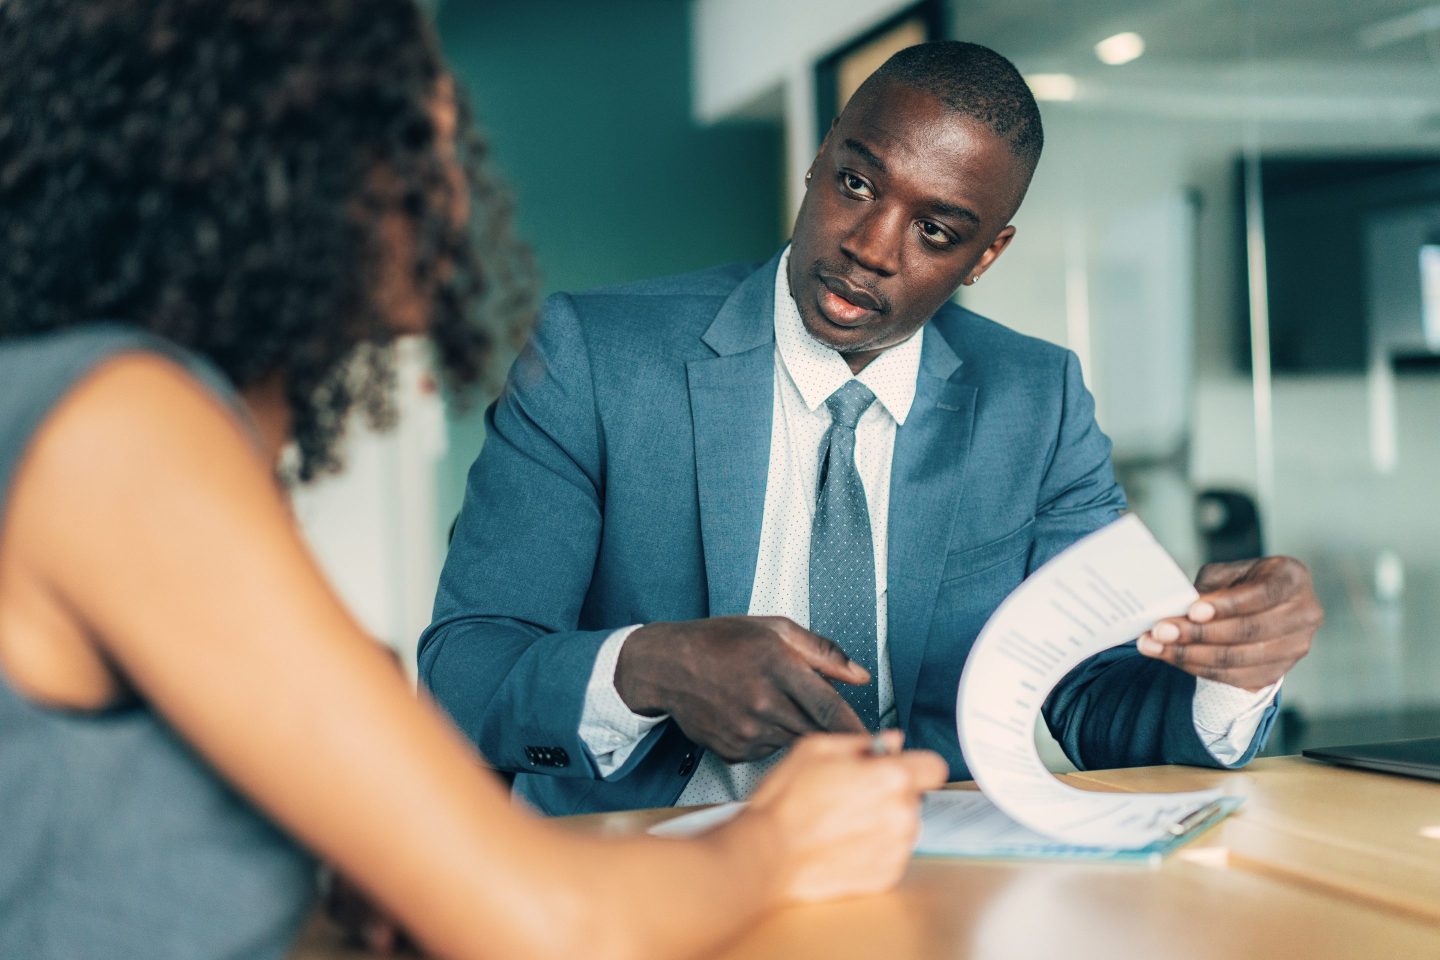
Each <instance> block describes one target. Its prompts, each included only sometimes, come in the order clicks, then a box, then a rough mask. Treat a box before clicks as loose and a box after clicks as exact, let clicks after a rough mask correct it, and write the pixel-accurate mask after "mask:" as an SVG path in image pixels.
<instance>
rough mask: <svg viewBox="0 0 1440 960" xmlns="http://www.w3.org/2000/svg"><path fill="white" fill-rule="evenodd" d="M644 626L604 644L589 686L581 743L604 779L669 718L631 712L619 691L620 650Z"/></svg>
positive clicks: (623, 631) (626, 629)
mask: <svg viewBox="0 0 1440 960" xmlns="http://www.w3.org/2000/svg"><path fill="white" fill-rule="evenodd" d="M640 626H641V624H638V623H637V624H635V625H633V626H629V627H622V628H621V629H619V630H616V631H615V632H614V633H612V634H610V636H608V637H606V638H605V642H604V643H602V644H601V645H600V652H599V653H598V654H596V656H595V667H594V669H593V670H591V671H590V682H589V683H588V684H586V686H585V706H584V708H583V709H582V710H581V713H580V740H581V742H583V743H584V744H585V748H586V749H587V750H589V751H590V756H591V758H592V759H593V760H594V761H595V766H596V768H597V769H598V770H599V771H600V776H601V777H609V776H610V775H611V774H613V773H614V772H615V771H616V770H619V769H620V768H621V767H623V766H625V761H626V760H628V759H630V754H631V753H633V752H634V751H635V748H636V747H637V746H639V745H640V741H641V740H644V739H645V735H646V734H647V733H649V732H650V731H651V730H652V729H654V728H655V726H656V725H658V724H660V723H662V722H664V721H665V720H666V719H668V715H666V714H661V715H660V716H658V717H644V716H641V715H640V714H638V713H636V712H635V711H633V710H631V709H630V708H629V707H628V706H627V705H626V704H625V701H624V700H622V699H621V698H620V692H619V691H618V690H616V689H615V664H616V663H618V662H619V660H620V648H621V647H623V646H624V645H625V641H626V640H628V639H629V638H630V634H632V633H634V632H635V631H636V630H638V629H640Z"/></svg>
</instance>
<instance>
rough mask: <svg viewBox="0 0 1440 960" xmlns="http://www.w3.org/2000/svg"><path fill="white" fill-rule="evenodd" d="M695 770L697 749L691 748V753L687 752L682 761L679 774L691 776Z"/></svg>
mask: <svg viewBox="0 0 1440 960" xmlns="http://www.w3.org/2000/svg"><path fill="white" fill-rule="evenodd" d="M694 772H695V751H694V750H691V751H690V752H689V753H687V754H685V758H684V759H683V760H681V761H680V770H679V774H680V776H682V777H688V776H690V774H692V773H694Z"/></svg>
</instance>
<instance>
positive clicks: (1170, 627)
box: [1150, 621, 1180, 643]
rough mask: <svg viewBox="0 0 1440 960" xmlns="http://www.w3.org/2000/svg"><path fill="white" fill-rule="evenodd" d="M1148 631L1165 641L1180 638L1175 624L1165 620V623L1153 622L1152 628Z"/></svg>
mask: <svg viewBox="0 0 1440 960" xmlns="http://www.w3.org/2000/svg"><path fill="white" fill-rule="evenodd" d="M1150 632H1151V633H1152V634H1153V635H1154V637H1155V639H1156V640H1163V641H1165V642H1167V643H1168V642H1169V641H1171V640H1179V639H1180V628H1179V627H1177V626H1175V624H1173V623H1170V622H1169V621H1166V622H1165V623H1157V624H1155V627H1154V629H1153V630H1151V631H1150Z"/></svg>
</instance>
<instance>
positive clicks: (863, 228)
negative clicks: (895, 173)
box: [840, 208, 905, 277]
mask: <svg viewBox="0 0 1440 960" xmlns="http://www.w3.org/2000/svg"><path fill="white" fill-rule="evenodd" d="M904 229H905V227H904V222H903V216H902V215H901V214H900V213H899V212H898V211H895V212H890V211H886V210H883V209H878V208H877V209H872V210H870V211H868V212H867V213H866V215H865V216H863V217H861V218H860V221H859V222H858V223H856V224H855V226H854V227H853V228H852V229H851V230H850V232H849V233H847V234H846V235H845V236H844V237H843V238H842V239H841V241H840V249H841V250H842V251H844V253H845V255H846V256H848V257H849V258H850V259H851V260H854V261H855V262H856V263H857V264H858V265H860V266H861V267H864V268H865V269H866V270H869V271H870V272H871V273H877V274H879V275H880V276H882V277H888V276H892V275H893V274H894V273H895V272H896V271H898V270H899V269H900V243H901V239H902V236H903V234H904Z"/></svg>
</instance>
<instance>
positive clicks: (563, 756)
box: [549, 747, 570, 767]
mask: <svg viewBox="0 0 1440 960" xmlns="http://www.w3.org/2000/svg"><path fill="white" fill-rule="evenodd" d="M549 752H550V765H551V766H552V767H568V766H570V754H569V752H568V751H567V750H566V749H565V748H564V747H554V748H552V749H551V750H550V751H549Z"/></svg>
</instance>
